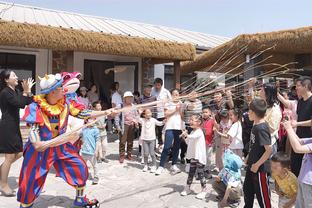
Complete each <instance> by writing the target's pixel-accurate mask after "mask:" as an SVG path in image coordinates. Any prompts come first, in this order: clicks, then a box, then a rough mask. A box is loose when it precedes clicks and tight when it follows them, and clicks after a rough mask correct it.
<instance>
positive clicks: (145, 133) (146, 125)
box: [139, 109, 164, 173]
mask: <svg viewBox="0 0 312 208" xmlns="http://www.w3.org/2000/svg"><path fill="white" fill-rule="evenodd" d="M142 116H143V118H140V119H139V122H140V124H141V125H142V130H141V140H142V141H143V154H144V168H143V172H146V171H148V166H147V165H148V156H149V155H150V156H151V158H152V167H151V171H150V172H151V173H155V171H156V155H155V146H156V131H155V127H156V126H162V125H164V124H163V122H161V121H158V120H156V119H155V118H152V111H151V110H150V109H145V110H144V111H143V112H142Z"/></svg>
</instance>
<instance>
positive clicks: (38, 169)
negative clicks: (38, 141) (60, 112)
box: [17, 143, 88, 204]
mask: <svg viewBox="0 0 312 208" xmlns="http://www.w3.org/2000/svg"><path fill="white" fill-rule="evenodd" d="M52 166H53V167H54V168H55V170H56V173H57V175H58V176H60V177H61V178H63V179H64V180H65V181H66V182H67V183H68V184H69V185H71V186H73V187H75V188H77V187H83V186H85V184H86V181H87V179H88V168H87V166H86V163H85V162H84V160H83V159H82V158H81V156H80V155H79V154H78V152H77V149H76V147H74V146H73V145H72V144H70V143H66V144H63V145H60V146H57V147H51V148H48V149H46V150H45V151H44V152H37V151H36V150H35V149H34V147H33V146H32V144H31V143H27V144H26V146H25V149H24V160H23V165H22V169H21V173H20V178H19V189H18V193H17V200H18V201H19V202H21V203H22V204H32V203H33V202H34V200H35V199H36V198H37V197H38V196H39V195H40V192H41V190H42V188H43V185H44V182H45V180H46V177H47V175H48V172H49V170H50V168H51V167H52Z"/></svg>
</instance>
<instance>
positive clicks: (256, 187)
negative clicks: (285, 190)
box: [243, 169, 271, 208]
mask: <svg viewBox="0 0 312 208" xmlns="http://www.w3.org/2000/svg"><path fill="white" fill-rule="evenodd" d="M243 189H244V200H245V206H244V208H252V207H253V204H254V198H255V194H256V197H257V200H258V203H259V206H260V207H261V208H271V199H270V195H271V193H270V188H269V180H268V173H266V172H257V173H253V172H251V170H249V169H248V170H247V172H246V178H245V181H244V187H243Z"/></svg>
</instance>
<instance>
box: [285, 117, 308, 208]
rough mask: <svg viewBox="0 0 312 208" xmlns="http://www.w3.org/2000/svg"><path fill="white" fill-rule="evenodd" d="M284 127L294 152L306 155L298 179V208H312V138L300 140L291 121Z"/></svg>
mask: <svg viewBox="0 0 312 208" xmlns="http://www.w3.org/2000/svg"><path fill="white" fill-rule="evenodd" d="M311 123H312V120H311ZM283 125H284V128H285V130H286V131H287V135H288V138H289V141H290V144H291V147H292V148H293V150H294V152H295V153H300V154H304V157H303V160H302V164H301V169H300V173H299V177H298V194H297V199H296V208H308V207H312V197H311V196H312V195H311V193H312V138H305V139H299V137H298V136H297V135H296V133H295V131H294V129H293V128H292V126H291V123H290V121H286V122H284V123H283Z"/></svg>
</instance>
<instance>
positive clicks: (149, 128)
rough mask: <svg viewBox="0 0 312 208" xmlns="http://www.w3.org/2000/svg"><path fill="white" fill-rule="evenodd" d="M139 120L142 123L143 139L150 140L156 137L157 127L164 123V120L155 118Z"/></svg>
mask: <svg viewBox="0 0 312 208" xmlns="http://www.w3.org/2000/svg"><path fill="white" fill-rule="evenodd" d="M139 122H140V124H141V125H142V129H141V139H142V140H148V141H151V140H155V139H156V133H155V127H156V126H162V125H164V124H163V122H161V121H158V120H156V119H155V118H150V119H145V118H140V119H139Z"/></svg>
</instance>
